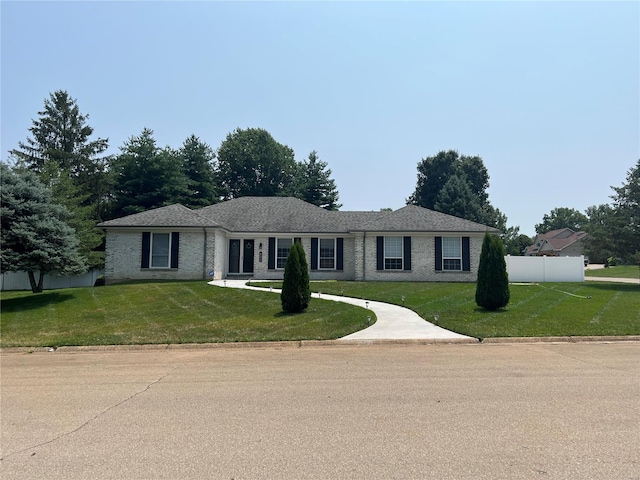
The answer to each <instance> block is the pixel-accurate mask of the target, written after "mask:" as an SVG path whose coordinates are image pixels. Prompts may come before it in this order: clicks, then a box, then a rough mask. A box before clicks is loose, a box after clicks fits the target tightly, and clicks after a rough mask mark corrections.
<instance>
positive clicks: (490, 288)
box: [476, 232, 510, 310]
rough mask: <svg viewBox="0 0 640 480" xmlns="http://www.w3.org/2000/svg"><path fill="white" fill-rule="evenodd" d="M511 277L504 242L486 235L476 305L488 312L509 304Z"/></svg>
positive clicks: (479, 270) (481, 254) (481, 256)
mask: <svg viewBox="0 0 640 480" xmlns="http://www.w3.org/2000/svg"><path fill="white" fill-rule="evenodd" d="M509 296H510V294H509V276H508V274H507V264H506V262H505V260H504V249H503V246H502V241H501V240H500V239H499V238H497V237H494V236H492V235H489V232H487V233H485V236H484V240H483V242H482V252H481V253H480V265H479V266H478V281H477V285H476V304H477V305H478V306H479V307H482V308H484V309H486V310H497V309H498V308H502V307H506V306H507V304H508V303H509Z"/></svg>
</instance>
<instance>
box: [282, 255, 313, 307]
mask: <svg viewBox="0 0 640 480" xmlns="http://www.w3.org/2000/svg"><path fill="white" fill-rule="evenodd" d="M310 299H311V290H310V287H309V270H308V267H307V259H306V255H305V253H304V249H303V248H302V245H300V244H299V243H297V242H294V244H293V245H292V246H291V250H289V256H288V257H287V263H286V264H285V266H284V280H283V283H282V292H281V293H280V301H281V303H282V310H283V311H285V312H287V313H299V312H302V311H303V310H304V309H305V308H307V307H308V306H309V301H310Z"/></svg>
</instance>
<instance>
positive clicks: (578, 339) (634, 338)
mask: <svg viewBox="0 0 640 480" xmlns="http://www.w3.org/2000/svg"><path fill="white" fill-rule="evenodd" d="M583 342H640V335H626V336H623V335H603V336H601V337H598V336H575V337H572V336H562V337H492V338H483V339H482V340H481V343H583Z"/></svg>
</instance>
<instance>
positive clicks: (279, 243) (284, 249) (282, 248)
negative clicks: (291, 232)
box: [276, 238, 293, 268]
mask: <svg viewBox="0 0 640 480" xmlns="http://www.w3.org/2000/svg"><path fill="white" fill-rule="evenodd" d="M292 245H293V239H292V238H278V239H276V268H284V266H285V265H286V264H287V257H288V256H289V251H290V250H291V246H292Z"/></svg>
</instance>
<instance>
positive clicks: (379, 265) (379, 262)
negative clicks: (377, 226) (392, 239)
mask: <svg viewBox="0 0 640 480" xmlns="http://www.w3.org/2000/svg"><path fill="white" fill-rule="evenodd" d="M376 270H384V237H376Z"/></svg>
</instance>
